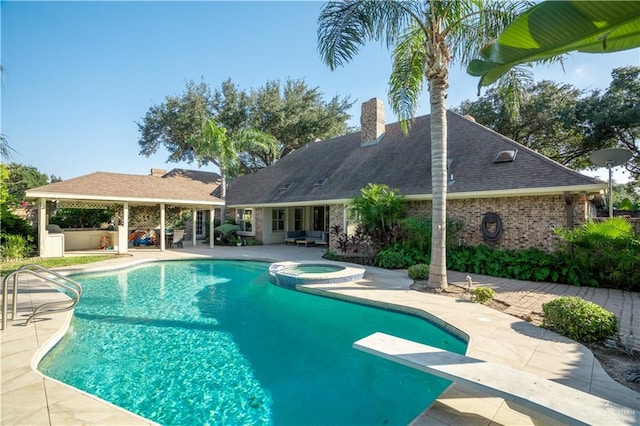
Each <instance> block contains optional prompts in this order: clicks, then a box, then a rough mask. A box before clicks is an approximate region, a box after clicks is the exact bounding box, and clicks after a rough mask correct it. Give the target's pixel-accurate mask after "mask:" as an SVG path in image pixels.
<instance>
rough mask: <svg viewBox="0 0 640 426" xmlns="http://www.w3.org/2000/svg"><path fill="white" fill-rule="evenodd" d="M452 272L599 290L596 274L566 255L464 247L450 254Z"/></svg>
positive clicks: (531, 250) (449, 264)
mask: <svg viewBox="0 0 640 426" xmlns="http://www.w3.org/2000/svg"><path fill="white" fill-rule="evenodd" d="M447 266H448V268H449V269H451V270H453V271H460V272H471V273H474V274H482V275H489V276H492V277H501V278H512V279H516V280H526V281H548V282H554V283H565V284H571V285H586V286H597V285H598V282H597V281H596V280H595V277H594V276H593V274H592V273H591V272H590V271H588V270H586V269H585V268H582V267H580V265H578V264H576V263H575V262H574V261H573V258H572V257H571V255H569V254H568V253H566V252H564V251H557V252H554V253H547V252H545V251H542V250H540V249H537V248H529V249H519V250H495V249H491V248H489V247H488V246H486V245H480V246H477V247H461V248H456V249H454V250H450V251H449V252H448V253H447Z"/></svg>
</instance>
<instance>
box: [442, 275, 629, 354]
mask: <svg viewBox="0 0 640 426" xmlns="http://www.w3.org/2000/svg"><path fill="white" fill-rule="evenodd" d="M448 276H449V281H450V282H452V283H459V284H460V285H465V284H466V277H467V276H470V277H471V279H472V282H473V285H474V286H484V287H489V288H491V289H493V290H494V291H495V292H496V295H495V296H494V299H495V300H497V301H500V302H503V303H505V304H507V305H509V307H508V308H507V309H505V310H504V312H505V313H507V314H509V315H514V316H516V317H518V318H525V317H526V316H528V315H531V314H532V313H534V314H539V315H541V314H542V305H543V304H544V303H547V302H549V301H551V300H553V299H556V298H558V297H561V296H577V297H580V298H582V299H585V300H588V301H591V302H593V303H597V304H598V305H600V306H602V307H603V308H605V309H606V310H608V311H610V312H613V313H614V314H615V315H616V316H617V317H618V321H619V326H620V337H621V338H622V337H624V336H635V338H634V339H633V348H634V350H636V351H640V293H637V292H630V291H624V290H616V289H610V288H593V287H576V286H572V285H567V284H554V283H546V282H533V281H517V280H510V279H506V278H495V277H489V276H486V275H478V274H469V273H465V272H455V271H449V273H448Z"/></svg>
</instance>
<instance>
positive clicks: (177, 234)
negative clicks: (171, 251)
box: [171, 229, 184, 248]
mask: <svg viewBox="0 0 640 426" xmlns="http://www.w3.org/2000/svg"><path fill="white" fill-rule="evenodd" d="M183 240H184V229H176V230H174V231H173V241H172V242H171V247H176V248H177V247H180V248H183V247H182V241H183Z"/></svg>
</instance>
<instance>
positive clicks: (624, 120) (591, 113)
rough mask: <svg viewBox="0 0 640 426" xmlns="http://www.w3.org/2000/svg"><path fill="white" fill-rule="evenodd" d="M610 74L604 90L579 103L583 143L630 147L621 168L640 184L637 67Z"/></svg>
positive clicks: (639, 82)
mask: <svg viewBox="0 0 640 426" xmlns="http://www.w3.org/2000/svg"><path fill="white" fill-rule="evenodd" d="M611 76H612V81H611V83H610V84H609V87H608V88H607V90H606V91H605V92H604V93H601V92H600V91H595V92H593V93H592V95H591V96H590V97H588V98H587V99H585V100H584V102H583V105H582V109H583V115H584V116H585V119H584V120H583V121H582V123H581V125H582V131H583V133H584V135H585V136H584V139H585V144H586V145H588V146H592V147H594V148H595V149H600V148H609V147H616V148H626V149H628V150H630V151H631V152H632V153H633V157H632V158H631V160H629V161H628V162H627V163H625V165H624V167H625V168H626V169H627V170H628V171H629V172H630V173H631V178H632V181H634V183H635V185H637V186H640V67H637V66H636V67H622V68H616V69H614V70H613V71H612V72H611Z"/></svg>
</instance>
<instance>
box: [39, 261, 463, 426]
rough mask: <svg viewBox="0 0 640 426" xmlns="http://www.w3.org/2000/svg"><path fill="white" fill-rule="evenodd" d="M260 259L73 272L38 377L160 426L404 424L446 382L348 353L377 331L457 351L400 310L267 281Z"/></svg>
mask: <svg viewBox="0 0 640 426" xmlns="http://www.w3.org/2000/svg"><path fill="white" fill-rule="evenodd" d="M268 267H269V264H268V263H261V262H248V261H211V260H197V261H172V262H162V263H152V264H149V265H146V266H143V267H136V268H132V269H126V270H120V271H114V272H113V273H109V274H96V275H77V276H74V277H73V278H74V279H75V280H77V281H79V282H80V283H81V284H82V285H83V287H84V295H83V299H82V300H81V302H80V303H79V304H78V305H77V306H76V309H75V314H74V319H73V321H72V323H71V327H70V329H69V331H68V333H67V334H66V336H65V337H64V338H63V339H62V340H61V341H60V343H59V344H58V345H56V347H55V348H54V349H53V350H52V351H51V352H50V353H49V354H48V355H47V356H46V357H45V358H44V359H43V360H42V362H41V363H40V365H39V369H40V371H41V372H42V373H44V374H46V375H48V376H51V377H53V378H55V379H58V380H60V381H62V382H65V383H68V384H70V385H72V386H74V387H77V388H79V389H81V390H84V391H86V392H88V393H91V394H94V395H97V396H98V397H100V398H103V399H105V400H107V401H109V402H112V403H114V404H116V405H118V406H121V407H123V408H126V409H128V410H130V411H132V412H134V413H137V414H139V415H141V416H143V417H146V418H148V419H150V420H153V421H155V422H158V423H161V424H166V425H186V424H190V425H191V424H224V425H228V424H233V425H235V424H274V425H289V424H291V425H293V424H296V425H299V424H305V425H310V424H332V425H340V424H345V425H346V424H408V423H409V422H410V421H411V420H412V419H413V418H414V417H416V416H417V415H418V414H419V413H420V412H421V411H422V410H423V409H424V408H425V407H426V406H428V405H429V404H430V402H431V401H433V400H434V399H435V398H436V397H437V396H438V395H439V394H440V393H441V392H442V391H443V390H444V389H446V387H447V386H448V384H449V383H448V382H447V381H444V380H441V379H438V378H435V377H431V376H428V375H426V374H424V373H420V372H418V371H415V370H412V369H410V368H408V367H404V366H402V365H398V364H395V363H392V362H390V361H386V360H383V359H380V358H378V357H375V356H372V355H369V354H366V353H362V352H360V351H357V350H354V349H352V344H353V342H354V341H356V340H358V339H360V338H362V337H364V336H367V335H369V334H371V333H373V332H375V331H382V332H385V333H389V334H393V335H397V336H399V337H404V338H407V339H411V340H416V341H419V342H422V343H427V344H430V345H433V346H438V347H441V348H443V349H447V350H450V351H454V352H458V353H463V352H464V350H465V342H463V341H462V340H460V339H458V338H457V337H455V336H452V335H450V334H448V333H447V332H445V331H444V330H442V329H440V328H438V327H436V326H435V325H433V324H431V323H429V322H427V321H425V320H423V319H420V318H417V317H413V316H409V315H403V314H398V313H393V312H390V311H386V310H381V309H377V308H372V307H367V306H363V305H358V304H354V303H349V302H345V301H340V300H334V299H330V298H325V297H319V296H317V295H311V294H306V293H302V292H297V291H292V290H289V289H286V288H282V287H278V286H275V285H271V284H270V283H269V273H268Z"/></svg>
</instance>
